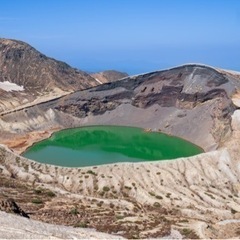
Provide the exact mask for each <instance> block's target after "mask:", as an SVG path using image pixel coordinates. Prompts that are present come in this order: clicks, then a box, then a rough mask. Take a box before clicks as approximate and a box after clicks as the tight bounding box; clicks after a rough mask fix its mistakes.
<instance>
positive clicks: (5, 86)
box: [0, 81, 24, 92]
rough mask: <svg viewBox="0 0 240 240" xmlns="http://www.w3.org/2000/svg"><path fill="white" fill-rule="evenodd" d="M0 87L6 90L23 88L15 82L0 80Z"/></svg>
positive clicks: (20, 89) (21, 89)
mask: <svg viewBox="0 0 240 240" xmlns="http://www.w3.org/2000/svg"><path fill="white" fill-rule="evenodd" d="M0 88H1V89H3V90H4V91H7V92H11V91H23V90H24V87H23V86H19V85H17V84H16V83H11V82H9V81H5V82H0Z"/></svg>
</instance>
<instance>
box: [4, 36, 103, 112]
mask: <svg viewBox="0 0 240 240" xmlns="http://www.w3.org/2000/svg"><path fill="white" fill-rule="evenodd" d="M0 83H1V84H0V91H1V95H0V113H1V112H4V111H11V110H13V109H14V108H16V107H18V106H22V105H24V104H25V105H26V104H31V103H32V102H33V101H35V104H36V103H37V102H41V101H46V100H49V99H53V98H56V97H59V96H63V95H64V94H66V93H69V92H72V91H76V90H81V89H85V88H89V87H93V86H96V85H98V84H99V83H98V82H97V81H96V80H95V79H94V78H92V77H91V76H90V75H88V74H86V73H85V72H82V71H80V70H77V69H74V68H71V67H70V66H69V65H68V64H66V63H64V62H61V61H57V60H55V59H53V58H49V57H47V56H45V55H44V54H42V53H40V52H39V51H37V50H36V49H34V48H33V47H31V46H30V45H28V44H27V43H24V42H21V41H17V40H10V39H0ZM9 84H15V87H22V90H19V88H14V87H13V88H12V90H11V88H10V91H9V90H8V89H9V88H7V87H8V85H9ZM36 100H38V101H36Z"/></svg>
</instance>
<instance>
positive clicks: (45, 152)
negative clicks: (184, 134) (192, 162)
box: [23, 126, 203, 167]
mask: <svg viewBox="0 0 240 240" xmlns="http://www.w3.org/2000/svg"><path fill="white" fill-rule="evenodd" d="M202 152H203V150H202V149H201V148H199V147H198V146H196V145H194V144H192V143H190V142H187V141H185V140H183V139H180V138H177V137H173V136H168V135H166V134H163V133H159V132H145V131H144V130H143V129H140V128H134V127H119V126H91V127H82V128H75V129H67V130H62V131H59V132H56V133H54V134H53V135H52V136H51V137H50V138H48V139H46V140H43V141H41V142H38V143H36V144H34V145H33V146H32V147H30V148H29V149H28V150H27V151H26V152H25V153H23V156H24V157H26V158H29V159H32V160H35V161H37V162H41V163H48V164H52V165H59V166H66V167H83V166H93V165H101V164H108V163H117V162H141V161H153V160H164V159H175V158H179V157H188V156H193V155H196V154H199V153H202Z"/></svg>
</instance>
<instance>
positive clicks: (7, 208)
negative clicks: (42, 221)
mask: <svg viewBox="0 0 240 240" xmlns="http://www.w3.org/2000/svg"><path fill="white" fill-rule="evenodd" d="M0 211H4V212H7V213H14V214H17V215H20V216H22V217H26V218H29V216H28V214H27V213H25V212H24V211H23V210H22V209H21V208H20V207H19V206H18V205H17V204H16V202H15V201H14V200H13V199H11V198H4V197H0Z"/></svg>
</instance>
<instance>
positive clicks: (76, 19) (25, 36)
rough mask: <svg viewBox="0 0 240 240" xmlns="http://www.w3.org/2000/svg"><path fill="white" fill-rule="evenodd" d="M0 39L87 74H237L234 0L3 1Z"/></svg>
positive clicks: (239, 11) (239, 50)
mask: <svg viewBox="0 0 240 240" xmlns="http://www.w3.org/2000/svg"><path fill="white" fill-rule="evenodd" d="M0 5H1V12H0V37H3V38H12V39H18V40H22V41H25V42H28V43H29V44H31V45H32V46H33V47H35V48H36V49H38V50H39V51H41V52H43V53H44V54H46V55H47V56H50V57H53V58H56V59H59V60H62V61H66V62H67V63H68V64H70V65H71V66H73V67H77V68H80V69H82V70H88V71H99V70H106V69H116V70H120V71H126V72H128V73H130V74H136V73H141V72H147V71H153V70H158V69H163V68H168V67H172V66H175V65H179V64H184V63H189V62H198V63H205V64H209V65H213V66H217V67H222V68H228V69H233V70H238V71H240V1H239V0H191V1H190V0H1V1H0Z"/></svg>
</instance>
